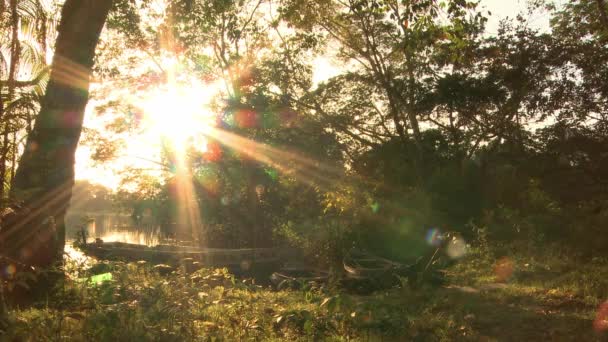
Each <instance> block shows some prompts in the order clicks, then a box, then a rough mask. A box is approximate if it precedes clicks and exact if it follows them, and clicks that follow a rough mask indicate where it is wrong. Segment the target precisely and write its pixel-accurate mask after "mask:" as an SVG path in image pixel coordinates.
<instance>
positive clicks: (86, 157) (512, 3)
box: [75, 0, 565, 189]
mask: <svg viewBox="0 0 608 342" xmlns="http://www.w3.org/2000/svg"><path fill="white" fill-rule="evenodd" d="M564 1H565V0H557V3H558V4H559V3H563V2H564ZM480 5H481V7H482V8H485V9H486V10H487V11H490V12H491V13H492V15H491V16H489V19H488V23H487V32H488V34H494V33H496V32H497V31H498V28H499V23H500V21H501V20H502V19H505V18H515V17H516V16H517V14H518V13H521V12H524V13H525V12H526V11H527V1H526V0H481V3H480ZM531 18H532V19H531V21H530V23H531V26H532V27H533V28H536V29H539V30H541V31H545V30H546V31H548V30H549V15H548V14H547V13H543V12H535V13H532V14H531ZM313 64H314V65H315V69H314V70H313V82H314V83H319V82H322V81H324V80H326V79H328V78H330V77H333V76H335V75H337V74H339V73H340V72H341V67H339V66H336V65H335V64H334V63H333V62H332V60H331V58H327V57H326V56H320V57H318V58H316V60H315V61H314V63H313ZM98 105H99V102H98V101H95V100H92V101H89V104H88V106H87V110H86V115H85V123H84V125H85V127H101V126H102V125H103V118H101V117H99V116H96V115H95V114H94V112H95V107H96V106H98ZM138 139H139V140H138ZM151 141H152V139H150V137H147V138H141V137H139V138H138V137H134V138H133V139H132V141H129V142H128V146H130V148H129V149H127V151H123V152H124V153H123V157H121V158H120V159H119V160H115V161H110V162H108V163H105V164H104V165H100V164H99V163H94V162H93V161H92V160H91V158H90V156H91V153H92V150H91V148H90V147H88V146H84V145H82V144H81V145H80V146H79V148H78V150H77V151H76V166H75V168H76V170H75V171H76V179H77V180H85V179H86V180H89V181H90V182H93V183H98V184H101V185H104V186H107V187H109V188H113V189H116V187H117V186H118V184H119V181H120V178H121V170H122V169H123V168H124V165H131V166H135V167H140V168H146V167H151V166H154V165H153V164H151V163H149V162H146V161H144V160H145V159H155V158H157V157H158V152H157V150H158V146H149V147H148V148H147V149H146V146H147V145H151Z"/></svg>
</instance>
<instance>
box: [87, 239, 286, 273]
mask: <svg viewBox="0 0 608 342" xmlns="http://www.w3.org/2000/svg"><path fill="white" fill-rule="evenodd" d="M81 249H82V250H83V252H84V253H85V254H87V255H89V256H93V257H96V258H100V259H112V260H116V259H119V260H127V261H139V260H146V261H150V262H155V263H168V264H177V263H180V262H181V261H182V260H186V259H187V260H191V261H195V262H199V263H200V264H201V265H202V266H204V267H228V268H231V269H240V270H242V271H248V270H250V269H252V268H258V267H259V266H261V265H278V263H279V260H280V259H279V256H278V254H277V251H276V250H275V249H274V248H243V249H224V248H199V247H191V246H176V245H157V246H153V247H149V246H145V245H138V244H132V243H124V242H101V241H97V242H96V243H89V244H87V245H84V246H81Z"/></svg>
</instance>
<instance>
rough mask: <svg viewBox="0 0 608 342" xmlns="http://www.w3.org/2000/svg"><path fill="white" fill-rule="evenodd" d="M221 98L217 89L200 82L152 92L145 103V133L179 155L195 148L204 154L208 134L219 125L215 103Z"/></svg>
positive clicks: (174, 85)
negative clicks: (216, 98) (213, 104)
mask: <svg viewBox="0 0 608 342" xmlns="http://www.w3.org/2000/svg"><path fill="white" fill-rule="evenodd" d="M217 94H218V91H217V87H216V86H214V85H213V84H203V83H201V82H198V81H196V80H191V81H189V82H187V83H186V84H181V83H180V84H176V83H172V84H168V85H166V86H164V87H158V88H156V89H154V90H151V91H150V92H148V93H147V94H146V96H145V97H144V99H143V101H142V103H141V107H142V109H143V114H144V117H143V125H144V130H146V132H147V135H149V136H151V137H153V138H154V137H156V138H160V139H162V140H164V141H166V142H168V143H169V144H170V145H171V147H172V149H174V150H175V151H178V152H179V151H184V150H185V149H186V148H188V147H192V148H194V149H196V150H199V151H202V152H204V151H205V150H206V139H205V131H207V130H208V129H209V127H211V126H213V125H214V124H215V115H214V113H213V112H212V110H211V102H212V101H213V98H214V97H215V96H216V95H217Z"/></svg>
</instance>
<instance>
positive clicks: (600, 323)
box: [593, 301, 608, 332]
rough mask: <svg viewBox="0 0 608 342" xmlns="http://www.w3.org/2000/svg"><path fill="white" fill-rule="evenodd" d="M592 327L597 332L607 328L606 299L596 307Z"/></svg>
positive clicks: (607, 304) (607, 312)
mask: <svg viewBox="0 0 608 342" xmlns="http://www.w3.org/2000/svg"><path fill="white" fill-rule="evenodd" d="M593 329H595V331H597V332H602V331H607V330H608V301H605V302H603V303H602V304H601V305H600V306H599V308H598V309H597V314H596V315H595V320H594V321H593Z"/></svg>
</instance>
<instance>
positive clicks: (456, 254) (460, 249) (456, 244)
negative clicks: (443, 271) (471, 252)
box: [446, 236, 467, 259]
mask: <svg viewBox="0 0 608 342" xmlns="http://www.w3.org/2000/svg"><path fill="white" fill-rule="evenodd" d="M466 253H467V244H466V243H465V241H464V239H462V238H461V237H456V236H455V237H453V238H452V240H450V241H449V242H448V245H447V248H446V254H447V255H448V256H449V257H450V258H452V259H460V258H462V257H463V256H464V255H465V254H466Z"/></svg>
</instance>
